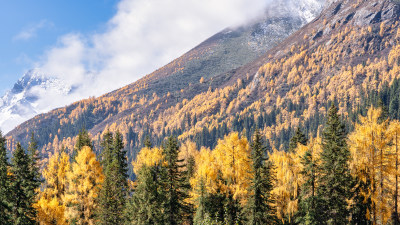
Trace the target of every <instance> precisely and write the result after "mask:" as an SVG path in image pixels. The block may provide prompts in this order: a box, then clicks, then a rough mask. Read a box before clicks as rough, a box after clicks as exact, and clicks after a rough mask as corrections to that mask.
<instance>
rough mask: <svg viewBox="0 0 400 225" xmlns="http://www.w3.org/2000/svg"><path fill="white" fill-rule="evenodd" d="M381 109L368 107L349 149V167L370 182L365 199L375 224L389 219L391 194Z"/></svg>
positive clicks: (388, 144)
mask: <svg viewBox="0 0 400 225" xmlns="http://www.w3.org/2000/svg"><path fill="white" fill-rule="evenodd" d="M381 114H382V111H381V110H380V109H375V108H373V107H371V108H370V109H369V110H368V113H367V115H366V116H365V117H363V116H360V118H359V120H360V123H359V124H356V125H355V130H354V131H353V132H352V133H351V134H350V135H349V147H350V152H351V160H350V169H351V172H352V174H353V175H355V176H357V177H358V178H359V179H360V180H361V181H363V182H364V183H370V186H369V188H368V190H364V191H363V192H364V193H363V194H364V196H365V199H371V201H372V205H371V212H369V215H368V217H369V218H370V219H371V220H372V221H373V223H374V224H377V223H380V224H384V223H386V222H387V221H388V219H390V216H391V209H390V206H389V201H390V199H391V198H392V196H391V195H390V191H388V188H389V185H388V184H389V182H388V181H389V179H388V178H389V177H390V176H391V174H392V172H393V171H392V168H393V167H392V166H391V162H390V159H391V157H390V156H391V155H392V153H391V151H392V149H393V148H392V147H391V137H390V132H389V130H388V121H387V120H386V121H382V119H381Z"/></svg>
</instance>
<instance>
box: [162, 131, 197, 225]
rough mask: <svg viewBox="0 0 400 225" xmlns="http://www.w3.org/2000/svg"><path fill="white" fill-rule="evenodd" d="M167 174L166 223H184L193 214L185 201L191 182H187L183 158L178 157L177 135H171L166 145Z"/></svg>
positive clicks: (164, 152)
mask: <svg viewBox="0 0 400 225" xmlns="http://www.w3.org/2000/svg"><path fill="white" fill-rule="evenodd" d="M163 154H164V158H165V161H166V166H165V169H166V176H165V177H164V180H163V185H164V188H165V193H166V199H165V202H164V204H163V208H164V214H165V223H166V224H167V225H176V224H182V223H183V222H184V221H187V220H188V216H189V215H191V214H192V212H191V207H190V205H189V204H188V203H186V202H185V199H187V198H188V197H189V196H188V191H189V189H190V184H188V183H187V179H186V173H187V171H186V170H185V167H186V165H184V164H183V160H181V159H178V155H179V145H178V141H177V140H176V138H175V137H169V138H168V141H167V143H166V146H165V147H164V151H163Z"/></svg>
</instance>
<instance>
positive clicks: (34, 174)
mask: <svg viewBox="0 0 400 225" xmlns="http://www.w3.org/2000/svg"><path fill="white" fill-rule="evenodd" d="M28 157H29V172H30V179H29V180H30V182H29V187H28V193H29V195H30V196H29V197H30V198H32V199H33V200H34V201H36V200H37V199H36V197H37V195H38V193H37V190H38V188H39V187H40V185H41V183H42V179H41V174H40V166H39V161H40V155H39V151H38V145H37V141H36V139H35V135H34V133H33V132H32V134H31V139H30V141H29V146H28Z"/></svg>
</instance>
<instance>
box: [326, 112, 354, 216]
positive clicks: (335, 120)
mask: <svg viewBox="0 0 400 225" xmlns="http://www.w3.org/2000/svg"><path fill="white" fill-rule="evenodd" d="M349 158H350V152H349V150H348V148H347V144H346V131H345V126H344V124H343V123H342V122H341V121H340V119H339V115H338V109H337V108H336V106H335V105H332V106H331V107H330V109H329V111H328V116H327V122H326V126H325V129H324V132H323V135H322V153H321V168H320V169H321V178H320V186H319V188H318V198H319V199H321V201H322V204H321V205H323V206H324V207H323V210H322V211H321V212H322V213H321V214H320V216H321V218H322V219H323V220H322V221H323V222H324V223H327V224H346V223H347V220H348V217H349V210H348V209H347V200H348V199H349V194H350V186H351V177H350V172H349V168H348V162H349Z"/></svg>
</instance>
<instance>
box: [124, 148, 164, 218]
mask: <svg viewBox="0 0 400 225" xmlns="http://www.w3.org/2000/svg"><path fill="white" fill-rule="evenodd" d="M148 146H151V144H150V145H148ZM163 161H164V158H163V154H162V150H161V149H159V148H149V147H145V148H143V149H142V150H141V151H140V152H139V155H138V156H137V158H136V161H135V162H133V163H132V164H133V168H134V172H135V174H136V176H137V180H136V188H135V190H134V192H133V195H132V197H131V198H130V199H129V201H128V203H127V209H126V211H125V215H126V218H127V220H128V221H127V222H126V224H135V225H142V224H144V225H150V224H165V222H164V215H163V212H162V207H161V206H162V204H163V202H164V201H165V190H164V187H163V186H162V184H163V183H162V180H163V177H164V176H165V167H163V166H162V164H163Z"/></svg>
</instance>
